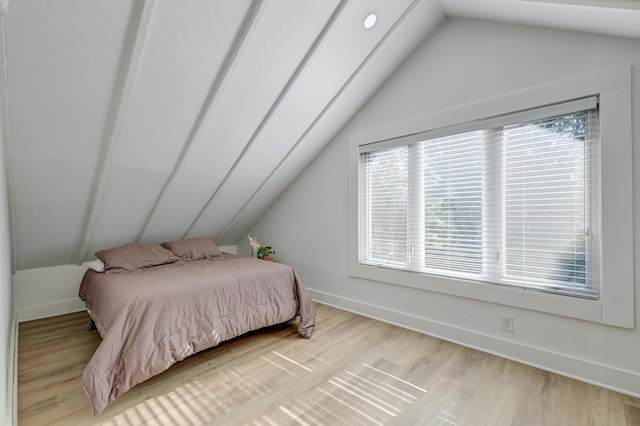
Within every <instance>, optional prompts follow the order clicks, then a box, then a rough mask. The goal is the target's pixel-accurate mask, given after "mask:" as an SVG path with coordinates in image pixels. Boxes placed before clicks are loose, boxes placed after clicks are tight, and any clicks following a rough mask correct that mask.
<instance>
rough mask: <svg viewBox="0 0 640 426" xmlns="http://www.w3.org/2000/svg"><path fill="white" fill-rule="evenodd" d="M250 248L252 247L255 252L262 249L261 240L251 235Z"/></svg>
mask: <svg viewBox="0 0 640 426" xmlns="http://www.w3.org/2000/svg"><path fill="white" fill-rule="evenodd" d="M249 247H251V248H252V249H254V250H257V249H259V248H260V247H262V245H261V244H260V240H259V239H257V238H255V237H252V236H251V235H249Z"/></svg>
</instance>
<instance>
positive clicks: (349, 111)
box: [0, 0, 640, 270]
mask: <svg viewBox="0 0 640 426" xmlns="http://www.w3.org/2000/svg"><path fill="white" fill-rule="evenodd" d="M5 3H6V0H5ZM578 3H582V4H578ZM638 6H640V5H639V3H638V1H637V0H599V1H586V2H574V1H569V0H567V1H564V2H557V1H525V0H440V1H438V0H393V1H389V0H351V1H349V0H342V1H340V0H322V1H300V0H271V1H258V0H255V1H249V0H233V1H231V0H217V1H214V0H186V1H170V0H137V1H134V0H108V1H107V0H105V1H94V2H87V1H85V0H60V1H44V0H20V1H17V0H16V1H14V2H11V4H10V5H9V11H8V13H7V12H6V10H2V11H0V12H4V13H5V15H6V16H5V17H4V31H5V34H4V38H5V46H4V47H5V60H6V81H5V84H6V87H5V90H6V98H7V99H6V102H5V106H4V108H5V110H6V112H5V114H4V116H5V118H4V121H6V123H3V130H4V139H5V144H6V145H7V147H6V148H7V157H8V162H9V164H8V166H9V169H10V174H11V176H10V194H9V195H10V201H11V214H12V227H13V246H14V263H15V265H14V268H15V269H17V270H21V269H28V268H34V267H42V266H51V265H61V264H70V263H75V262H82V261H84V260H87V259H90V258H92V256H93V253H94V252H95V251H97V250H99V249H102V248H106V247H110V246H114V245H119V244H123V243H126V242H130V241H141V242H161V241H165V240H171V239H180V238H183V237H191V236H200V235H206V236H210V237H212V238H214V239H215V240H216V241H217V242H218V243H219V244H221V245H224V244H235V243H236V242H237V241H239V240H240V239H241V238H243V237H244V235H245V233H246V232H247V230H248V229H249V228H250V227H251V225H252V224H253V223H254V222H255V221H256V220H257V218H259V216H260V215H261V214H262V213H263V212H264V211H265V210H266V209H267V208H268V207H269V206H270V205H271V204H272V203H273V202H274V200H275V199H276V198H277V197H278V195H279V194H280V193H281V192H282V191H283V190H284V189H285V188H286V187H287V186H288V185H289V184H290V183H291V182H292V181H293V180H294V179H295V178H296V177H297V176H298V175H299V174H300V173H301V172H302V171H303V169H304V168H305V167H306V166H307V165H308V164H309V163H310V162H311V161H312V160H313V158H314V157H315V156H316V155H317V153H318V152H319V151H320V150H322V148H323V147H324V146H325V145H326V143H328V142H329V141H330V140H331V139H332V137H333V136H334V135H335V134H336V133H337V132H338V131H339V130H340V129H341V128H342V126H344V125H345V124H346V122H347V121H348V120H349V119H350V118H351V117H352V116H353V115H354V114H355V113H356V112H357V111H358V109H359V108H360V107H361V106H362V105H363V104H364V102H366V100H367V99H368V98H369V97H370V96H371V95H372V94H373V93H374V92H375V91H376V90H377V88H378V87H379V86H380V85H381V84H382V83H383V82H384V81H385V79H387V78H388V77H389V76H390V75H391V74H392V73H393V71H394V70H395V69H396V68H397V67H398V66H400V64H401V63H402V62H403V61H404V60H405V59H406V58H407V56H408V55H410V53H411V52H412V50H413V49H415V47H417V46H418V45H419V44H420V43H422V42H423V41H424V40H425V39H426V38H427V37H428V35H429V34H430V33H431V32H432V30H433V29H434V28H435V27H436V26H437V25H438V24H439V23H440V22H441V21H443V20H444V19H446V18H447V16H453V17H463V18H474V19H489V20H495V21H500V22H509V23H518V24H526V25H540V26H550V27H555V28H564V29H569V30H578V31H593V32H599V33H603V34H610V35H617V36H627V37H638V38H640V25H638V23H639V22H640V21H639V17H640V15H639V14H638V8H639V7H638ZM2 9H5V8H4V6H3V7H2ZM372 11H375V12H376V15H377V23H376V25H375V26H374V27H373V28H371V29H365V28H364V27H363V20H364V18H365V16H366V15H367V14H368V13H369V12H372ZM603 19H604V20H605V21H606V22H604V23H603Z"/></svg>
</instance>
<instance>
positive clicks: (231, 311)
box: [79, 253, 316, 415]
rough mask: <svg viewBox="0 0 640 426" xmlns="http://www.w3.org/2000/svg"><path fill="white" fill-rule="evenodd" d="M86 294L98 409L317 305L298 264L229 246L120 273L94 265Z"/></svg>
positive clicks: (86, 376)
mask: <svg viewBox="0 0 640 426" xmlns="http://www.w3.org/2000/svg"><path fill="white" fill-rule="evenodd" d="M79 294H80V298H81V299H82V300H83V301H84V302H85V305H86V306H87V308H88V309H89V310H90V311H91V317H92V318H93V320H94V321H95V324H96V327H97V329H98V332H99V333H100V336H102V339H103V340H102V342H101V343H100V346H98V348H97V349H96V352H95V353H94V354H93V357H92V358H91V360H90V361H89V363H88V364H87V366H86V368H85V370H84V372H83V374H82V385H83V387H84V389H85V392H86V393H87V395H88V396H89V399H90V401H91V406H92V408H93V413H94V415H97V414H99V413H100V412H101V411H102V410H103V409H104V408H105V407H106V405H107V404H108V403H109V402H111V401H113V400H114V399H116V398H117V397H118V396H120V395H122V394H123V393H125V392H126V391H127V390H129V389H131V388H132V387H133V386H135V385H136V384H138V383H141V382H143V381H144V380H147V379H149V378H151V377H153V376H155V375H157V374H159V373H161V372H163V371H165V370H166V369H167V368H169V367H170V366H171V365H173V364H175V363H176V362H178V361H181V360H183V359H184V358H186V357H188V356H189V355H192V354H194V353H196V352H199V351H202V350H204V349H207V348H210V347H213V346H216V345H218V344H219V343H220V342H223V341H225V340H229V339H232V338H234V337H237V336H240V335H242V334H244V333H246V332H249V331H253V330H257V329H260V328H263V327H268V326H271V325H276V324H280V323H284V322H287V321H289V320H291V319H293V318H295V317H296V316H297V315H299V316H300V322H299V326H298V333H299V334H300V335H301V336H303V337H306V338H309V337H311V334H312V333H313V328H314V325H315V316H316V313H315V306H314V304H313V301H312V300H311V298H310V297H309V295H308V294H307V292H306V290H305V289H304V287H303V286H302V284H300V282H299V280H298V278H297V276H296V274H295V271H294V270H293V268H292V267H291V266H287V265H283V264H279V263H273V262H264V261H262V260H258V259H254V258H250V257H241V256H236V255H232V254H228V253H224V254H223V255H222V256H219V257H216V258H213V259H203V260H196V261H192V262H184V263H174V264H168V265H161V266H155V267H151V268H146V269H140V270H136V271H131V272H120V273H113V274H104V273H98V272H95V271H92V270H88V271H87V272H86V274H85V275H84V277H83V279H82V283H81V284H80V291H79Z"/></svg>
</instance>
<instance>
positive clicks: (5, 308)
mask: <svg viewBox="0 0 640 426" xmlns="http://www.w3.org/2000/svg"><path fill="white" fill-rule="evenodd" d="M0 19H1V21H0V58H1V60H2V62H3V63H2V65H1V66H0V111H2V113H1V114H0V423H3V424H7V425H11V424H12V422H13V416H14V413H13V407H14V406H15V404H14V400H13V372H14V371H15V369H14V365H13V362H14V360H13V351H14V349H15V348H14V345H13V344H12V340H13V339H14V334H13V331H14V330H15V328H16V324H15V318H14V315H13V314H14V312H13V298H12V294H11V291H12V288H11V265H12V261H11V248H10V247H11V245H10V240H11V237H10V235H11V234H10V230H9V204H8V197H7V190H8V185H7V170H6V166H5V164H6V162H5V138H4V135H5V130H6V118H5V117H6V110H5V100H6V93H7V92H6V85H5V71H4V70H5V67H4V62H5V55H4V47H3V46H4V17H2V18H0Z"/></svg>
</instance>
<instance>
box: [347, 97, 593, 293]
mask: <svg viewBox="0 0 640 426" xmlns="http://www.w3.org/2000/svg"><path fill="white" fill-rule="evenodd" d="M598 133H599V132H598V109H597V98H595V97H592V98H587V99H580V100H577V101H572V102H567V103H562V104H558V105H551V106H547V107H543V108H537V109H532V110H527V111H521V112H517V113H514V114H509V115H504V116H500V117H492V118H490V119H487V120H481V121H477V122H473V123H465V124H462V125H459V126H455V127H449V128H445V129H437V130H434V131H430V132H425V133H423V134H420V135H412V136H409V137H402V138H398V139H394V140H391V141H384V142H380V143H374V144H368V145H363V146H361V147H360V177H359V214H360V217H359V224H360V230H359V233H360V238H359V261H360V263H363V264H369V265H377V266H382V267H392V268H398V269H402V270H409V271H415V272H421V273H428V274H436V275H441V276H448V277H458V278H464V279H472V280H477V281H483V282H490V283H495V284H500V285H509V286H517V287H524V288H529V289H536V290H541V291H547V292H555V293H560V294H567V295H572V296H579V297H586V298H594V299H597V298H598V297H599V288H600V278H599V277H600V267H599V265H600V254H599V253H600V231H599V211H600V205H599V200H600V196H599V188H600V186H599V150H600V148H599V137H598Z"/></svg>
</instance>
